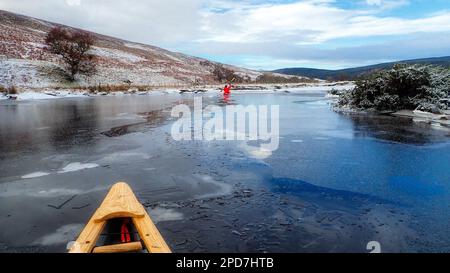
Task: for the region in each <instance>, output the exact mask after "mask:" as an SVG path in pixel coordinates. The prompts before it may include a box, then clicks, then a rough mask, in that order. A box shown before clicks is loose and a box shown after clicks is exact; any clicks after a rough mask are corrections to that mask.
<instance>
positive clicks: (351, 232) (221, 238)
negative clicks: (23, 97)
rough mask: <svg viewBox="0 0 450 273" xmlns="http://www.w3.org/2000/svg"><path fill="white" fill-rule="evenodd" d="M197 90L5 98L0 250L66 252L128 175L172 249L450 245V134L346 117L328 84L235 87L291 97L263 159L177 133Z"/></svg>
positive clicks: (256, 99)
mask: <svg viewBox="0 0 450 273" xmlns="http://www.w3.org/2000/svg"><path fill="white" fill-rule="evenodd" d="M203 97H204V101H203V102H204V104H206V105H208V104H217V105H222V106H223V105H224V101H223V98H220V97H218V96H217V95H214V94H205V95H203ZM193 98H194V95H193V94H183V95H179V94H161V93H155V94H150V95H146V96H138V95H134V96H131V95H130V96H122V97H96V98H73V99H58V100H43V101H23V102H9V101H3V102H0V225H1V226H2V230H1V231H0V251H2V252H55V251H56V252H64V251H66V250H65V246H66V244H67V242H69V241H72V240H74V239H75V237H76V236H77V234H78V233H79V232H80V230H81V228H82V227H83V225H84V223H86V221H87V220H88V219H89V217H90V216H91V215H92V213H93V212H94V210H95V209H96V208H97V206H98V205H99V203H100V201H101V200H102V199H103V198H104V196H105V194H106V192H107V190H108V188H109V187H110V186H111V185H112V184H113V183H114V182H117V181H126V182H128V183H129V184H130V185H131V186H132V188H133V189H134V191H135V192H136V194H137V196H138V198H139V199H140V201H141V202H143V203H144V205H145V206H146V208H147V209H148V212H149V214H150V216H151V217H152V218H153V219H154V220H155V222H157V226H158V228H159V229H160V231H161V233H162V234H163V236H164V237H165V238H166V239H167V242H168V244H169V246H170V247H171V248H172V250H173V251H175V252H221V251H231V252H242V251H251V252H265V251H267V252H367V250H366V246H367V243H368V242H370V241H378V242H379V243H380V244H381V247H382V251H386V252H421V251H435V252H442V251H446V252H448V251H450V207H449V205H450V134H449V132H448V131H446V130H444V129H439V130H438V129H433V128H431V127H430V126H428V125H426V124H421V123H414V122H412V121H411V120H409V119H402V118H393V117H388V116H367V115H343V114H338V113H336V112H333V111H332V110H331V107H330V105H329V101H328V100H327V99H326V98H325V93H324V92H317V93H316V94H312V93H310V94H303V95H302V94H288V93H283V94H275V93H271V94H233V96H232V98H231V101H230V102H231V103H234V104H242V105H249V104H255V105H273V104H276V105H280V131H279V132H280V138H279V141H280V144H279V148H278V149H277V150H275V151H273V152H272V153H265V154H263V155H261V153H258V152H257V151H256V152H255V150H254V149H253V148H251V146H248V145H243V144H245V143H242V141H206V140H201V141H200V140H197V141H175V140H174V139H173V138H172V136H171V127H172V124H173V122H174V118H172V117H170V112H171V109H172V107H173V106H174V105H177V104H180V103H185V104H187V105H192V101H193Z"/></svg>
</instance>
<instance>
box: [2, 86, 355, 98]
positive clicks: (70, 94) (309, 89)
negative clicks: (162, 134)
mask: <svg viewBox="0 0 450 273" xmlns="http://www.w3.org/2000/svg"><path fill="white" fill-rule="evenodd" d="M353 87H354V84H353V83H351V82H344V83H326V82H323V83H315V84H282V85H280V84H242V85H236V87H235V89H234V90H233V92H234V93H236V94H239V93H293V94H300V93H317V92H323V93H326V92H328V91H331V90H333V89H335V90H344V89H351V88H353ZM222 88H223V86H222V85H208V86H196V87H191V88H186V89H177V88H159V89H153V90H148V91H137V90H135V89H130V90H127V91H118V92H96V93H90V92H87V91H83V90H51V89H43V90H39V91H33V90H25V91H23V92H19V93H18V94H16V95H9V96H5V95H4V94H0V100H6V99H8V98H10V99H13V100H19V101H23V100H47V99H59V98H83V97H95V96H125V95H150V94H157V93H160V94H161V93H162V94H177V93H219V92H222Z"/></svg>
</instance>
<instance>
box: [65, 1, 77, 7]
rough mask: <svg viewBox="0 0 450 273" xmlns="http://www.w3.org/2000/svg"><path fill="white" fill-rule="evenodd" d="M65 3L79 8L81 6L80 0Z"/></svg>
mask: <svg viewBox="0 0 450 273" xmlns="http://www.w3.org/2000/svg"><path fill="white" fill-rule="evenodd" d="M66 3H67V5H69V6H79V5H81V0H66Z"/></svg>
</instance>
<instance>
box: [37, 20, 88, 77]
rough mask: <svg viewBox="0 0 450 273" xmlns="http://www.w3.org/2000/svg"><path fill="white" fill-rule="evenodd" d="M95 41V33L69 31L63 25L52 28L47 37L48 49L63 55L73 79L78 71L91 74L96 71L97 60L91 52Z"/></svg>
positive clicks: (68, 73) (69, 75)
mask: <svg viewBox="0 0 450 273" xmlns="http://www.w3.org/2000/svg"><path fill="white" fill-rule="evenodd" d="M94 42H95V39H94V37H93V35H91V34H90V33H88V32H85V31H81V30H78V31H69V30H67V29H64V28H61V27H55V28H53V29H51V30H50V32H49V33H48V34H47V37H46V39H45V44H46V45H47V47H46V49H47V50H48V51H50V52H51V53H53V54H56V55H59V56H60V57H61V59H62V60H63V62H64V64H65V66H66V72H67V75H68V77H69V79H70V80H71V81H74V80H75V76H76V75H77V74H78V73H82V74H87V75H90V74H92V73H94V72H95V67H96V60H95V57H94V55H92V54H90V53H89V50H90V49H91V47H92V46H93V45H94Z"/></svg>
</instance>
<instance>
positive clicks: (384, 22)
mask: <svg viewBox="0 0 450 273" xmlns="http://www.w3.org/2000/svg"><path fill="white" fill-rule="evenodd" d="M0 9H4V10H9V11H13V12H18V13H22V14H26V15H30V16H34V17H38V18H42V19H46V20H50V21H55V22H59V23H63V24H68V25H71V26H76V27H80V28H85V29H88V30H91V31H96V32H99V33H103V34H107V35H112V36H116V37H120V38H123V39H127V40H132V41H136V42H141V43H146V44H152V45H156V46H160V47H164V48H167V49H169V50H174V51H179V52H183V53H187V54H191V55H195V56H200V57H205V58H208V59H212V60H216V61H220V62H224V63H229V64H234V65H238V66H243V67H247V68H253V69H266V70H270V69H276V68H282V67H314V68H328V69H338V68H346V67H354V66H362V65H369V64H374V63H379V62H386V61H396V60H404V59H413V58H426V57H434V56H446V55H450V35H449V34H450V1H449V0H239V1H238V0H165V1H160V0H145V1H144V0H129V1H119V0H40V1H34V0H21V1H17V0H0Z"/></svg>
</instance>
